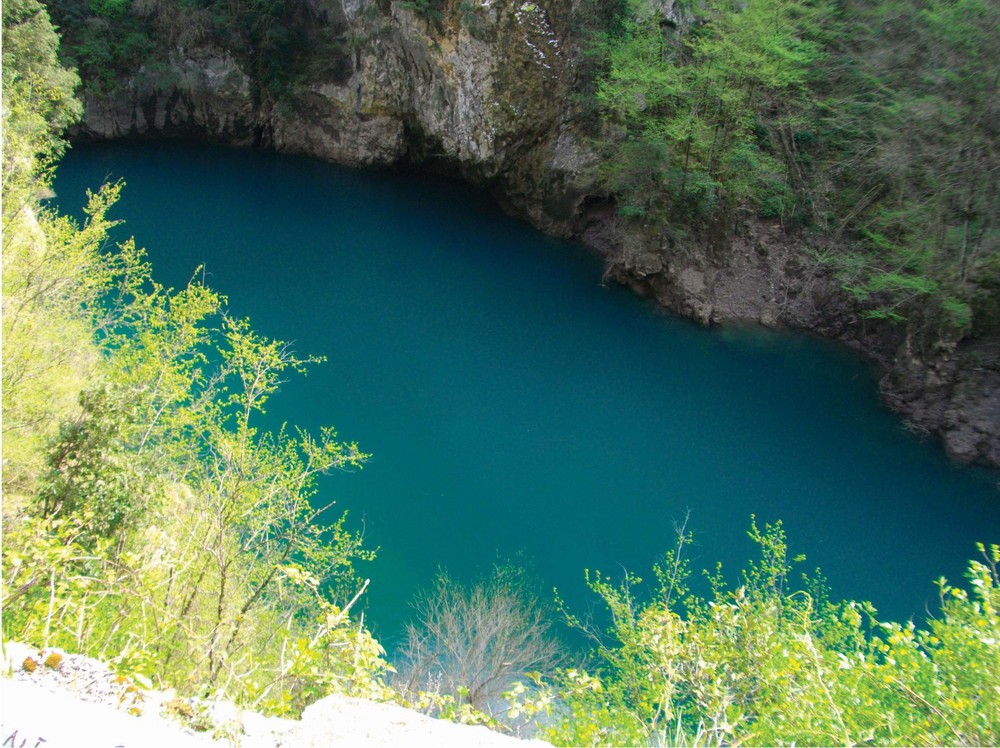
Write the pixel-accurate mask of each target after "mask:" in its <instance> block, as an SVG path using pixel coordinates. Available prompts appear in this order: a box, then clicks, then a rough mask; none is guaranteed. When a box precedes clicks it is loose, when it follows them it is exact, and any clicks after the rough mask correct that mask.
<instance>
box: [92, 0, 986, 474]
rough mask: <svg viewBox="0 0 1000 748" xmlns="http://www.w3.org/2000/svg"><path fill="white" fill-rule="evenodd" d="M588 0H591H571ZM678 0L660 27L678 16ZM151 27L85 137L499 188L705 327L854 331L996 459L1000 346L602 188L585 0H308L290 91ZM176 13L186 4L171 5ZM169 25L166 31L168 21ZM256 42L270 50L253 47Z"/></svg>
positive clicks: (183, 30) (194, 14) (928, 409)
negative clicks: (145, 47) (189, 145)
mask: <svg viewBox="0 0 1000 748" xmlns="http://www.w3.org/2000/svg"><path fill="white" fill-rule="evenodd" d="M576 2H580V0H576ZM674 5H675V4H674V3H672V2H669V1H667V0H665V1H664V2H663V3H662V6H663V7H662V8H661V9H660V12H661V13H662V15H663V16H664V18H665V22H669V23H671V24H680V23H683V22H684V19H683V18H682V17H680V16H678V13H677V12H676V10H675V8H674ZM156 7H158V8H160V10H159V11H148V12H149V13H152V14H153V15H154V16H155V14H156V13H159V14H160V16H157V17H152V16H151V18H150V23H151V24H153V25H154V26H155V27H156V28H158V29H161V32H160V33H159V37H160V38H161V41H162V43H163V46H164V49H163V50H162V51H161V52H162V54H161V57H162V59H160V60H159V62H157V63H152V62H151V63H149V64H145V65H142V66H141V67H138V68H137V69H135V70H133V71H132V72H131V73H130V74H129V75H128V76H127V77H126V78H125V79H124V80H122V81H121V85H120V86H119V87H118V88H117V89H116V90H114V91H113V92H112V93H104V94H101V95H95V94H93V93H88V94H86V95H85V104H86V114H85V119H84V122H83V124H82V126H81V128H80V130H79V133H78V134H79V135H81V136H90V137H98V138H120V137H135V136H153V137H159V136H171V135H196V136H199V137H208V138H211V139H215V140H221V141H225V142H229V143H233V144H239V145H254V146H259V147H270V148H274V149H276V150H279V151H284V152H290V153H301V154H306V155H310V156H314V157H318V158H321V159H325V160H329V161H334V162H338V163H342V164H347V165H352V166H378V165H391V164H399V163H411V164H418V165H421V166H422V167H424V168H431V169H435V170H438V171H443V172H446V173H450V174H453V175H455V176H458V177H461V178H463V179H466V180H468V181H470V182H473V183H475V184H476V185H479V186H482V187H486V188H488V189H490V190H492V192H493V193H494V194H495V195H496V196H497V198H498V199H499V200H500V201H501V202H502V203H503V204H504V205H505V206H506V207H507V208H508V209H509V210H510V211H511V212H513V213H515V214H517V215H520V216H522V217H524V218H526V219H527V220H529V221H531V222H532V223H533V224H534V225H536V226H538V227H539V228H541V229H542V230H545V231H547V232H550V233H553V234H557V235H561V236H574V237H577V238H580V239H582V240H583V241H584V242H586V243H587V244H589V245H590V246H591V247H593V248H594V249H596V250H597V251H599V252H600V253H601V254H603V256H604V257H605V260H606V263H607V266H608V275H609V277H612V278H614V279H616V280H618V281H620V282H622V283H625V284H628V285H631V286H632V287H634V288H635V289H636V290H637V291H639V292H641V293H645V294H649V295H652V296H654V297H655V298H656V299H657V301H658V302H659V303H660V304H662V305H663V306H665V307H667V308H669V309H671V310H674V311H676V312H678V313H680V314H684V315H686V316H689V317H692V318H694V319H696V320H698V321H700V322H702V323H705V324H710V323H721V322H725V321H732V320H749V321H754V322H759V323H762V324H765V325H769V326H784V327H790V328H798V329H808V330H812V331H816V332H818V333H820V334H823V335H825V336H828V337H834V338H838V339H841V340H843V341H845V342H847V343H848V344H849V345H852V346H853V347H855V348H856V349H858V350H860V351H861V352H863V353H864V354H865V355H868V356H869V357H871V358H872V359H874V360H875V361H876V362H877V364H878V365H879V366H880V367H881V369H882V372H883V378H882V389H883V394H884V395H885V397H886V400H887V401H888V402H889V403H890V404H891V405H892V406H893V407H895V408H897V409H898V410H900V411H901V412H902V413H903V414H904V415H905V416H906V417H907V418H908V420H909V422H910V423H911V425H913V426H914V427H915V428H917V429H919V430H925V431H928V432H933V433H938V434H940V435H941V436H942V437H943V439H944V443H945V446H946V448H947V449H948V450H949V452H950V453H951V454H952V455H953V456H954V457H956V458H957V459H959V460H961V461H966V462H972V461H982V462H986V463H989V464H994V465H1000V371H998V365H997V362H996V359H998V358H1000V357H997V356H996V355H993V356H992V357H990V356H989V355H985V354H983V349H982V346H972V347H968V346H965V347H963V345H962V344H960V342H959V341H933V342H932V344H930V345H926V344H925V345H916V344H915V342H914V341H912V340H910V339H909V338H907V337H906V335H905V334H904V332H903V331H901V330H900V329H897V328H895V327H892V326H890V325H882V326H879V325H873V324H871V323H866V322H864V321H863V320H861V319H860V317H859V316H858V314H857V310H856V309H855V308H854V305H853V304H852V302H851V300H850V299H849V298H848V297H847V295H846V294H844V293H843V292H842V291H841V289H840V288H839V285H838V283H837V282H836V281H835V279H834V278H833V277H832V275H831V274H830V272H829V271H828V270H827V268H826V267H825V266H824V265H823V264H822V263H821V262H818V261H817V260H815V259H814V257H815V252H813V251H811V250H814V249H815V248H816V246H815V242H814V241H813V243H811V244H808V243H807V242H805V241H804V240H803V239H801V238H800V239H791V238H789V237H788V236H786V235H785V234H784V232H783V231H782V230H781V229H780V227H778V226H772V225H768V224H766V223H762V222H759V221H756V220H748V221H747V222H745V224H744V225H742V226H738V227H734V228H732V227H731V229H730V230H728V231H726V232H724V233H723V234H722V235H720V236H712V235H710V233H709V234H708V235H704V236H700V237H695V236H690V235H687V236H683V238H679V237H678V236H677V235H671V234H670V233H669V232H666V233H664V232H659V233H658V232H654V231H651V230H648V229H647V228H645V227H643V226H642V225H639V224H637V223H636V222H634V221H628V220H625V219H623V218H621V217H619V216H618V215H617V214H616V211H615V210H614V205H613V203H612V202H611V201H610V200H608V199H606V198H605V197H604V196H602V195H601V194H600V192H599V190H598V189H597V188H596V187H595V186H594V182H593V169H592V167H593V165H594V163H595V160H596V155H595V154H594V153H593V152H592V151H591V149H590V147H589V145H588V140H587V137H586V135H585V127H584V125H583V124H582V122H583V117H582V116H581V113H580V112H579V111H578V109H577V107H578V104H577V102H578V101H579V96H578V95H577V94H576V91H577V90H578V89H579V88H580V80H579V79H580V75H581V72H580V71H581V67H582V66H581V55H580V49H579V42H578V40H577V38H576V32H575V29H576V27H577V25H578V21H579V17H580V14H581V13H582V11H581V10H580V8H579V7H574V0H419V1H416V2H409V1H404V0H392V1H390V0H304V2H303V5H302V10H301V17H300V18H299V19H298V21H297V23H299V24H300V25H301V26H302V27H303V28H305V29H307V31H308V33H307V34H306V35H305V36H304V37H303V38H305V39H307V40H313V41H309V44H315V45H316V49H322V51H321V52H312V53H311V56H310V57H309V58H308V61H307V63H308V64H305V65H304V66H303V67H302V69H301V70H300V71H299V72H298V75H297V76H296V77H295V79H294V85H286V86H285V87H284V88H283V90H282V91H281V92H280V93H275V92H274V91H273V90H272V89H269V88H268V87H267V86H266V85H264V84H263V83H262V82H261V81H260V80H259V79H258V77H255V75H254V72H253V70H252V67H253V63H254V60H255V59H256V60H257V63H256V64H257V65H258V66H259V64H260V62H259V57H260V53H259V52H258V53H255V52H254V51H253V50H247V49H245V48H240V47H239V45H233V44H229V45H228V46H227V44H225V43H223V41H220V40H219V39H218V38H216V36H215V35H213V34H211V33H207V32H205V31H204V30H199V29H203V27H204V25H205V22H204V20H203V19H201V18H200V17H199V16H198V12H199V11H197V10H195V9H188V10H178V9H177V8H174V9H173V10H172V11H171V12H172V13H174V14H175V15H172V16H170V18H164V17H162V16H163V15H164V14H165V13H166V11H164V10H162V9H163V8H166V7H172V6H170V5H169V4H168V3H164V4H162V5H160V6H156ZM177 13H179V14H180V15H176V14H177ZM162 29H167V30H166V31H162ZM254 54H256V55H257V57H256V58H255V57H254Z"/></svg>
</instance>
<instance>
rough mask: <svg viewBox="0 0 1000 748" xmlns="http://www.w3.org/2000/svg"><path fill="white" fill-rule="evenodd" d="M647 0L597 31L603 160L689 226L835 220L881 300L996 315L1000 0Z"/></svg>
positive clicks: (608, 181)
mask: <svg viewBox="0 0 1000 748" xmlns="http://www.w3.org/2000/svg"><path fill="white" fill-rule="evenodd" d="M670 8H671V9H672V11H673V15H672V16H670V17H667V16H665V15H664V12H663V7H662V4H657V3H652V2H648V0H630V2H629V3H628V4H627V7H626V8H625V9H624V10H622V12H621V13H619V14H618V16H617V17H616V21H615V24H613V25H611V26H609V28H610V29H611V30H610V31H608V32H606V33H604V34H601V35H598V36H597V37H596V41H595V43H594V48H595V50H596V52H597V54H598V56H599V57H600V58H601V59H602V60H603V63H604V68H603V69H604V73H603V75H602V76H601V77H600V82H599V86H598V90H597V92H596V97H597V99H598V101H599V103H600V105H601V107H602V113H603V115H602V116H603V121H604V124H605V127H604V131H603V134H602V136H601V138H600V140H599V143H600V146H601V147H602V148H603V149H604V151H605V156H606V158H605V159H604V160H603V162H602V166H601V170H602V175H601V176H602V179H603V182H604V184H605V187H606V189H607V190H608V191H609V192H610V193H611V194H613V195H615V196H616V197H617V198H618V199H619V200H620V204H621V209H622V211H623V212H624V213H625V214H626V215H630V216H635V217H637V218H639V219H641V220H642V221H644V222H647V223H648V222H652V223H654V224H658V225H661V226H663V227H665V228H666V227H671V230H673V231H675V232H676V231H678V230H682V229H685V228H687V229H688V230H690V229H692V228H693V229H698V227H699V226H701V227H704V226H705V225H714V226H715V227H719V226H722V227H723V229H724V230H725V231H732V230H734V228H733V227H734V225H735V222H736V220H737V219H738V218H740V216H747V215H751V214H756V215H757V216H759V217H761V218H764V219H771V220H775V221H780V222H781V223H782V225H783V226H785V227H786V228H787V229H790V230H792V229H798V230H803V229H808V230H810V231H812V232H814V233H815V234H816V235H817V236H819V237H822V240H823V241H822V244H823V246H829V245H830V241H829V240H831V239H832V240H833V246H834V249H832V250H829V251H826V253H825V255H824V257H823V259H825V260H826V261H828V262H830V263H831V264H833V265H834V266H835V267H836V268H837V269H838V271H839V272H840V274H841V277H842V279H843V282H844V284H845V286H846V287H847V288H848V289H849V290H850V291H851V292H852V293H853V294H854V295H855V297H856V298H857V299H858V301H859V302H860V303H861V304H862V308H863V309H864V310H865V313H866V315H867V316H869V317H876V318H884V319H890V320H896V321H902V320H904V318H909V319H910V320H911V321H912V323H914V325H915V329H920V330H926V331H927V332H929V333H930V334H931V336H944V337H945V338H955V337H960V336H962V335H964V334H967V333H970V332H973V331H974V332H975V333H977V334H995V333H996V331H997V329H996V325H997V319H998V318H1000V316H998V314H997V312H998V310H1000V306H998V300H1000V295H998V285H1000V226H998V221H997V219H998V214H1000V193H998V190H997V183H998V180H997V172H998V169H1000V160H998V159H1000V155H998V154H1000V149H998V135H1000V129H998V123H1000V109H998V107H1000V104H998V102H1000V95H998V94H1000V89H998V79H997V75H996V71H997V70H998V69H1000V37H998V36H997V34H996V29H997V28H998V26H1000V7H998V6H997V4H996V3H994V2H990V1H989V0H961V1H960V2H954V1H953V0H899V1H897V0H885V1H883V2H878V3H867V2H853V0H751V1H750V2H732V1H731V0H711V1H710V2H705V3H698V4H695V5H693V6H688V5H686V4H685V5H683V6H682V5H681V4H679V3H676V4H671V5H670Z"/></svg>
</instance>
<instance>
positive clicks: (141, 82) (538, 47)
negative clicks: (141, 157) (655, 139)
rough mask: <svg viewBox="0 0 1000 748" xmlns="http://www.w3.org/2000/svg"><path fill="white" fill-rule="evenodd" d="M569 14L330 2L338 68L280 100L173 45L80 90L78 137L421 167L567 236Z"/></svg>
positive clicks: (579, 143)
mask: <svg viewBox="0 0 1000 748" xmlns="http://www.w3.org/2000/svg"><path fill="white" fill-rule="evenodd" d="M570 15H571V8H570V5H569V0H548V2H545V3H535V2H529V1H527V0H525V2H521V3H520V4H517V3H511V2H510V1H509V0H471V2H465V3H462V5H461V6H453V7H450V8H449V9H447V10H446V12H445V13H444V14H443V16H442V17H440V18H439V19H437V20H436V21H435V20H430V19H428V18H426V17H425V15H424V14H421V13H419V12H418V11H417V10H415V9H414V7H412V6H411V5H409V4H406V3H400V2H395V3H392V4H391V5H388V6H385V5H380V4H379V3H377V2H375V1H374V0H344V2H342V3H341V2H338V1H337V0H326V2H325V3H324V4H323V5H322V6H321V7H320V6H317V9H316V16H317V18H321V19H323V20H322V22H323V23H326V24H327V25H328V26H329V27H330V28H332V29H335V30H336V33H337V35H338V36H340V37H343V38H344V39H345V40H347V41H346V42H345V44H344V47H345V50H344V60H343V63H344V64H343V65H340V66H336V72H335V73H331V74H328V75H325V76H324V75H322V74H321V75H317V76H313V77H310V79H309V80H308V81H307V82H305V83H303V84H300V85H297V86H296V88H295V90H294V91H292V92H289V93H288V95H287V96H286V97H283V98H282V99H281V100H276V99H275V98H274V97H272V96H270V95H268V92H267V91H264V90H262V89H261V87H260V86H258V85H257V82H255V81H254V80H253V79H252V77H251V76H250V75H249V74H248V73H247V72H246V71H245V69H244V67H243V66H241V64H240V62H239V61H238V59H237V56H236V55H235V54H234V53H233V52H231V51H230V50H227V49H224V48H222V47H221V46H218V45H216V44H213V43H211V42H206V41H204V40H202V41H199V42H198V43H195V44H192V45H183V46H182V45H177V46H174V47H172V48H171V49H170V50H169V51H168V52H167V55H168V64H167V66H166V67H165V68H164V66H162V65H157V66H153V65H150V66H144V67H142V68H140V69H139V70H137V71H136V72H134V73H133V74H132V75H131V76H130V77H129V78H128V79H127V80H126V81H124V82H123V83H124V85H122V86H121V87H120V88H119V89H118V90H116V91H115V92H114V93H112V94H110V95H100V96H94V95H90V94H87V95H86V97H85V104H86V114H85V118H84V121H83V125H82V127H81V128H80V131H79V134H80V135H82V136H89V137H98V138H122V137H135V136H163V135H166V136H169V135H184V134H193V135H198V136H202V137H204V136H208V137H210V138H212V139H216V140H221V141H225V142H229V143H233V144H238V145H258V146H264V147H271V148H274V149H276V150H279V151H283V152H288V153H301V154H306V155H310V156H315V157H317V158H322V159H325V160H328V161H333V162H336V163H340V164H346V165H350V166H379V165H391V164H397V163H401V162H413V163H420V164H423V165H426V166H429V167H431V168H435V169H438V170H440V171H445V172H448V173H451V174H454V175H456V176H460V177H461V178H463V179H466V180H469V181H471V182H473V183H475V184H477V185H480V186H484V187H489V188H491V189H493V191H494V192H495V194H497V196H498V197H499V198H500V199H502V200H503V201H504V202H505V203H506V204H507V205H508V206H509V207H510V208H511V210H513V211H515V212H517V213H518V214H520V215H523V216H525V217H526V218H528V219H529V220H531V221H532V222H533V223H534V224H535V225H537V226H539V227H540V228H542V229H543V230H546V231H549V232H551V233H556V234H560V235H568V234H569V233H570V232H571V230H572V221H573V217H574V215H575V213H576V212H577V209H578V206H579V204H580V203H581V201H582V200H583V198H584V196H585V195H586V193H587V189H588V186H589V185H588V183H587V179H586V176H585V171H586V168H587V166H588V165H589V163H590V162H591V161H592V160H593V156H592V154H591V153H590V152H589V150H588V149H587V147H586V146H585V145H584V142H585V141H584V139H583V138H582V137H580V133H579V132H578V131H576V130H575V128H574V125H573V122H574V117H573V103H572V102H573V96H572V95H571V93H572V88H573V84H574V76H575V69H574V65H573V59H574V53H573V52H572V51H571V50H567V49H564V46H566V45H568V44H569V42H566V41H564V40H568V39H571V37H572V34H571V31H570V24H571V18H570ZM175 22H176V21H175ZM343 68H346V70H344V69H343Z"/></svg>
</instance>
